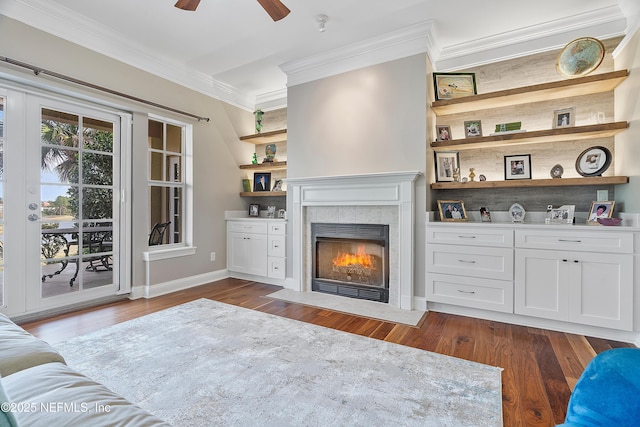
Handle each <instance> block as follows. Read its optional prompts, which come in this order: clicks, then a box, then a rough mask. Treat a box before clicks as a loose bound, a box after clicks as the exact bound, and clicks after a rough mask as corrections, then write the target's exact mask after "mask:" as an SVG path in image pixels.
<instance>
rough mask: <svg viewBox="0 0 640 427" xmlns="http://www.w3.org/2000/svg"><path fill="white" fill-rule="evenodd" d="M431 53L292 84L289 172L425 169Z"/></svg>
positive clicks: (419, 241)
mask: <svg viewBox="0 0 640 427" xmlns="http://www.w3.org/2000/svg"><path fill="white" fill-rule="evenodd" d="M426 61H427V59H426V55H415V56H411V57H408V58H404V59H400V60H396V61H391V62H387V63H383V64H379V65H375V66H371V67H366V68H363V69H360V70H355V71H351V72H347V73H344V74H340V75H337V76H333V77H329V78H325V79H321V80H318V81H313V82H310V83H305V84H300V85H296V86H292V87H290V88H289V90H288V96H287V103H288V106H287V122H288V130H287V134H288V140H287V155H288V160H287V161H288V170H287V176H288V177H289V178H301V177H314V176H330V175H349V174H366V173H376V172H397V171H410V170H417V171H421V172H422V173H423V174H425V173H426V169H425V168H426V162H425V158H426V144H425V142H426V119H425V117H426V98H425V97H426V90H427V89H426V81H427V71H426ZM425 182H426V180H425V177H424V176H423V177H421V178H420V179H419V180H418V182H417V185H416V236H415V237H416V238H415V248H416V251H415V260H416V271H415V283H416V289H415V293H416V295H418V296H424V283H425V277H424V256H425V237H424V236H425V232H424V213H425V211H426V186H425ZM289 202H290V201H289ZM291 246H292V245H291V237H289V247H291ZM290 274H291V272H290V271H289V275H290Z"/></svg>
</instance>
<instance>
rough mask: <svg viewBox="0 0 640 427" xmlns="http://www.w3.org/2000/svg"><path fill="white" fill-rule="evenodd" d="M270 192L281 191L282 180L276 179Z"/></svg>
mask: <svg viewBox="0 0 640 427" xmlns="http://www.w3.org/2000/svg"><path fill="white" fill-rule="evenodd" d="M271 191H282V180H281V179H276V183H275V184H273V189H272V190H271Z"/></svg>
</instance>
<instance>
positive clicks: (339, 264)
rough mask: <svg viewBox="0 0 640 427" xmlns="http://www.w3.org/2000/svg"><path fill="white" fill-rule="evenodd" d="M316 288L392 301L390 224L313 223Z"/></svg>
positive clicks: (313, 282)
mask: <svg viewBox="0 0 640 427" xmlns="http://www.w3.org/2000/svg"><path fill="white" fill-rule="evenodd" d="M312 239H313V274H312V281H311V288H312V290H313V291H317V292H324V293H331V294H337V295H342V296H346V297H351V298H359V299H367V300H373V301H379V302H389V272H388V268H389V227H388V226H387V225H377V224H375V225H371V224H312Z"/></svg>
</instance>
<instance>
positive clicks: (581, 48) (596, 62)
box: [556, 37, 605, 77]
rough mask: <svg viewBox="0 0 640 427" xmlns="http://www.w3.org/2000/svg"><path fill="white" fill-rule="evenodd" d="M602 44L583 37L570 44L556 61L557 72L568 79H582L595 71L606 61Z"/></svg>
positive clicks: (591, 38) (596, 40)
mask: <svg viewBox="0 0 640 427" xmlns="http://www.w3.org/2000/svg"><path fill="white" fill-rule="evenodd" d="M604 52H605V48H604V45H603V44H602V42H601V41H600V40H598V39H594V38H593V37H583V38H579V39H576V40H574V41H572V42H569V43H568V44H567V45H566V46H565V47H564V49H562V52H560V55H558V59H557V60H556V70H558V72H559V73H560V74H562V75H564V76H566V77H581V76H585V75H587V74H589V73H591V72H592V71H594V70H595V69H596V68H598V66H600V64H601V63H602V60H603V59H604Z"/></svg>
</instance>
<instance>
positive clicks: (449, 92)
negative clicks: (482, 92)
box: [433, 73, 477, 101]
mask: <svg viewBox="0 0 640 427" xmlns="http://www.w3.org/2000/svg"><path fill="white" fill-rule="evenodd" d="M433 86H434V89H435V96H436V101H442V100H446V99H455V98H463V97H465V96H471V95H475V94H477V91H476V75H475V73H433Z"/></svg>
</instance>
